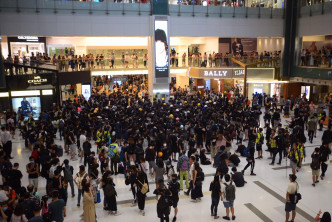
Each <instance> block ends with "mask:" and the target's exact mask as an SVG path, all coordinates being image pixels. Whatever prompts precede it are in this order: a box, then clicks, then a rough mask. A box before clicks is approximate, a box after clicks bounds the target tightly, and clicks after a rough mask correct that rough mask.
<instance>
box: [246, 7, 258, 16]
mask: <svg viewBox="0 0 332 222" xmlns="http://www.w3.org/2000/svg"><path fill="white" fill-rule="evenodd" d="M247 10H248V12H247V14H248V18H257V17H258V15H259V8H256V7H252V8H247Z"/></svg>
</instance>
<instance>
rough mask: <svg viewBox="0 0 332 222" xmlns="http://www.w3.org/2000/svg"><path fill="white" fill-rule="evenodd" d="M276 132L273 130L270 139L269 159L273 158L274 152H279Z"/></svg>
mask: <svg viewBox="0 0 332 222" xmlns="http://www.w3.org/2000/svg"><path fill="white" fill-rule="evenodd" d="M276 137H277V136H276V133H275V131H274V130H271V136H270V141H269V142H268V143H269V145H270V148H271V149H270V157H269V158H268V159H272V158H273V154H274V152H277V141H276Z"/></svg>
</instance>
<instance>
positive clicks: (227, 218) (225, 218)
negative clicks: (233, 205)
mask: <svg viewBox="0 0 332 222" xmlns="http://www.w3.org/2000/svg"><path fill="white" fill-rule="evenodd" d="M222 218H223V219H224V220H230V218H229V217H227V216H224V217H222Z"/></svg>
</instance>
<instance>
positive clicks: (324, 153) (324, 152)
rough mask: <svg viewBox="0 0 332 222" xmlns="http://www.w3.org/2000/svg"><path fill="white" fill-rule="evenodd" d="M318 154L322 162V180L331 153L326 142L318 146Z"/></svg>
mask: <svg viewBox="0 0 332 222" xmlns="http://www.w3.org/2000/svg"><path fill="white" fill-rule="evenodd" d="M320 154H321V162H322V164H321V169H322V174H321V175H320V178H321V179H322V180H324V177H325V172H326V170H327V166H328V160H329V155H330V154H331V150H330V149H329V147H328V144H326V143H325V144H323V145H322V146H321V147H320Z"/></svg>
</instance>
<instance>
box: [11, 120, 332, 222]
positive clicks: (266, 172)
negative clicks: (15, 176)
mask: <svg viewBox="0 0 332 222" xmlns="http://www.w3.org/2000/svg"><path fill="white" fill-rule="evenodd" d="M282 122H283V123H284V122H285V121H284V120H283V121H282ZM321 136H322V132H319V131H318V133H317V138H314V142H313V144H310V143H307V144H306V146H307V154H308V156H310V154H311V153H312V151H313V149H314V148H315V147H317V146H319V145H320V143H321ZM18 138H19V136H18V135H16V137H15V139H14V140H13V156H14V159H13V160H12V162H13V163H14V162H18V163H20V170H21V171H22V173H23V174H24V177H23V179H22V184H24V185H25V184H26V185H27V184H28V178H27V174H26V172H25V165H26V164H27V162H28V157H29V155H30V151H29V150H28V149H25V148H24V141H23V140H22V139H18ZM62 143H63V142H62V141H59V140H57V144H61V145H63V144H62ZM235 148H236V146H235V144H233V149H232V152H233V151H234V150H235ZM265 148H266V147H265V146H264V147H263V150H265ZM94 149H95V147H94ZM263 155H264V159H263V160H256V166H255V173H256V174H257V176H249V171H248V170H247V172H246V175H245V180H246V181H247V182H248V183H247V184H246V185H245V187H243V188H238V189H237V192H236V200H235V215H236V221H246V222H247V221H284V220H285V219H284V214H285V213H284V202H282V201H281V200H282V198H285V196H286V189H287V185H288V183H289V180H288V174H289V173H291V170H290V169H289V168H288V169H287V170H286V169H277V170H274V169H273V168H277V167H279V166H278V165H275V166H270V165H268V164H269V162H270V161H269V160H267V157H268V153H267V152H264V153H263ZM67 157H68V156H67V155H65V156H64V157H61V160H64V159H65V158H67ZM240 159H241V163H240V165H239V167H238V169H239V170H241V169H243V167H244V166H245V165H246V160H245V158H243V157H241V158H240ZM310 161H311V159H310V158H309V157H307V158H306V160H305V163H309V162H310ZM71 164H72V165H73V166H74V168H75V171H77V170H78V167H79V165H80V163H79V161H75V162H71ZM281 166H286V162H285V159H284V160H283V161H282V165H281ZM203 170H204V172H205V174H212V173H214V172H215V169H214V168H212V167H211V166H203ZM210 181H212V176H207V177H206V178H205V181H204V183H203V193H204V197H203V198H202V201H201V202H198V203H192V202H190V199H189V198H188V197H187V196H184V195H183V193H182V192H181V196H180V201H179V213H178V217H177V218H178V220H177V221H216V220H214V219H213V218H212V217H211V216H210V204H211V198H210V193H209V192H208V188H209V184H210ZM115 183H116V190H117V193H118V198H117V200H118V201H122V203H124V204H119V205H118V209H119V211H120V212H121V215H120V216H117V217H115V216H111V215H108V214H107V213H106V212H105V211H103V209H102V205H101V204H97V206H96V208H97V217H98V218H97V219H98V221H99V222H102V221H109V220H111V221H114V222H116V221H121V222H123V221H135V222H140V221H159V219H158V218H157V214H156V200H155V199H154V198H152V199H151V200H148V201H147V202H146V214H145V216H142V215H140V214H139V210H138V208H137V206H136V207H130V204H129V201H130V200H131V199H132V194H131V192H130V191H129V187H128V186H126V185H125V183H124V177H123V175H117V176H115ZM298 183H299V186H300V192H301V194H302V197H303V199H302V200H301V201H300V203H299V204H298V208H300V209H301V210H302V215H301V214H300V213H298V214H297V216H296V219H295V221H299V222H300V221H301V222H302V221H303V222H305V221H310V220H308V219H306V218H305V213H307V217H308V216H312V217H314V216H315V215H316V213H317V212H318V211H319V210H320V209H321V210H322V211H323V212H324V211H329V212H332V205H331V201H330V200H331V196H332V189H331V188H332V184H331V183H332V166H329V168H328V170H327V174H326V179H325V180H323V181H320V183H319V184H317V186H316V187H315V188H314V187H312V186H311V170H310V167H309V166H305V167H303V168H302V169H301V171H300V172H299V173H298ZM39 184H40V185H39V192H40V193H41V194H45V186H46V182H45V180H44V179H43V178H40V180H39ZM263 187H265V189H264V188H263ZM154 188H155V185H154V184H152V185H150V190H151V191H150V193H148V194H147V195H148V196H150V197H153V194H152V191H153V190H154ZM266 188H269V189H270V190H272V191H273V193H274V194H273V193H272V194H271V192H269V191H268V189H266ZM69 190H70V189H69ZM69 190H68V191H69ZM69 196H70V194H69ZM278 196H279V198H278ZM76 198H77V197H75V198H71V196H70V197H69V198H68V203H67V212H68V213H67V217H66V218H65V221H79V219H80V215H81V214H82V209H83V208H82V207H80V208H79V207H77V206H76V203H77V200H76ZM126 200H127V201H126ZM253 208H254V209H256V210H250V209H253ZM257 211H260V213H261V214H263V216H265V217H259V215H260V214H259V212H258V214H257ZM218 214H219V215H220V216H225V209H224V207H223V205H222V203H220V204H219V208H218ZM172 217H173V212H172V213H171V215H170V218H171V219H172ZM221 218H222V217H220V219H218V220H223V219H221ZM260 218H263V220H262V219H260ZM264 218H265V220H264ZM266 218H267V219H266Z"/></svg>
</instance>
